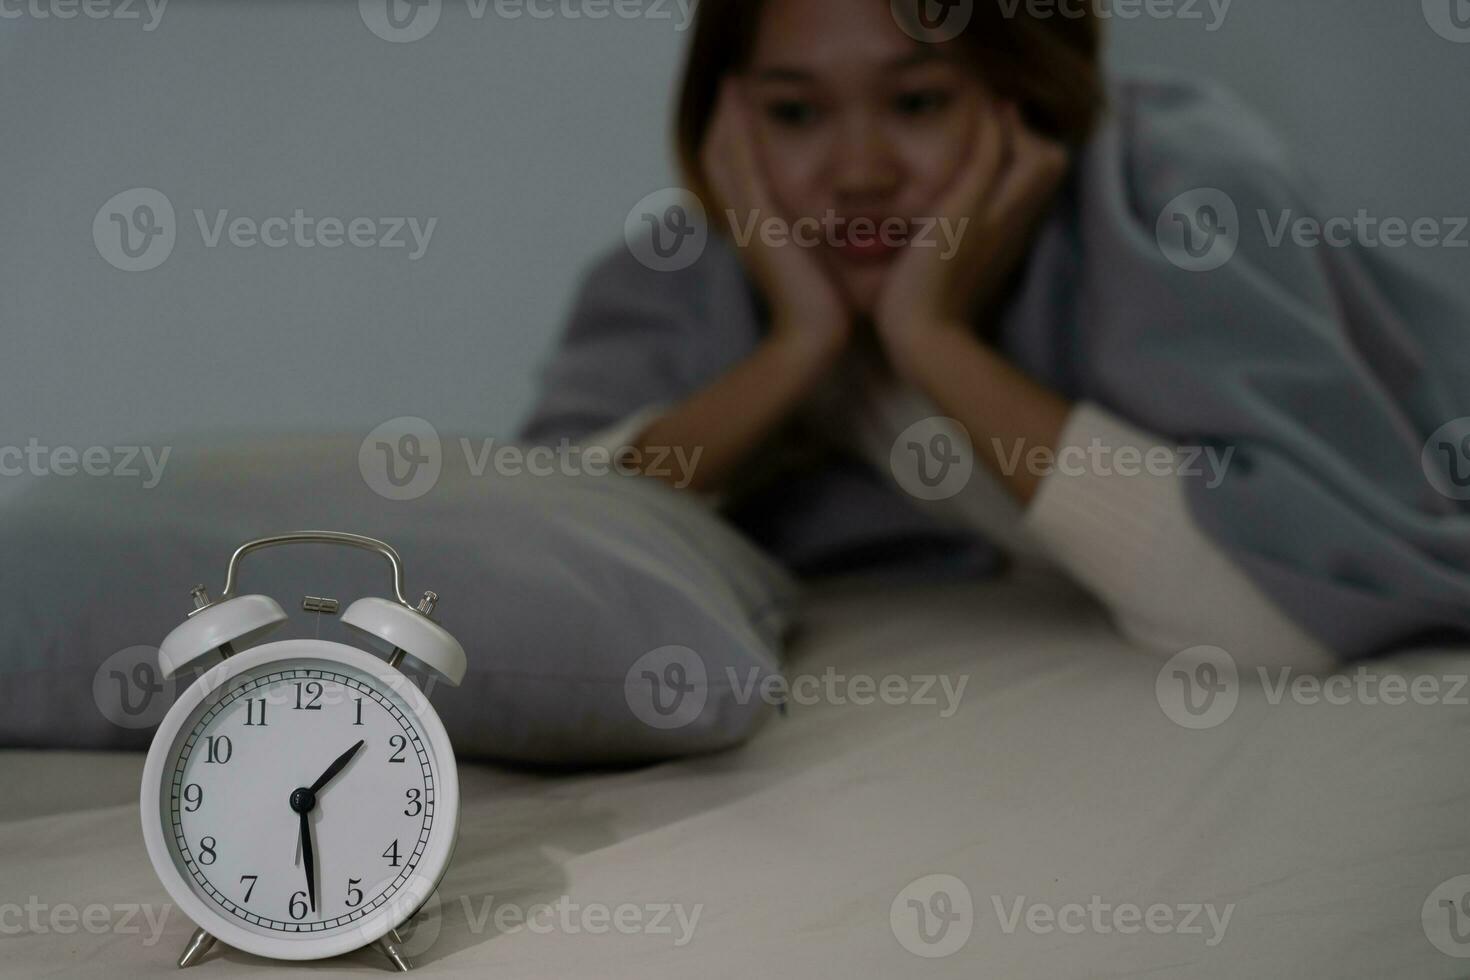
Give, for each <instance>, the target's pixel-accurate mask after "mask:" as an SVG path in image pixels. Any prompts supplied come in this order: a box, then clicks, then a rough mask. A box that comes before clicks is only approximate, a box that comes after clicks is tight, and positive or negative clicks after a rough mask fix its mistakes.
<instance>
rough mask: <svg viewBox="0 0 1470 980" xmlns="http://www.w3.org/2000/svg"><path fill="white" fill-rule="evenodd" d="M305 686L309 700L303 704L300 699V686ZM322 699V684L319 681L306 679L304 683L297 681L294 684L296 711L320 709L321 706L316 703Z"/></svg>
mask: <svg viewBox="0 0 1470 980" xmlns="http://www.w3.org/2000/svg"><path fill="white" fill-rule="evenodd" d="M303 687H305V688H306V695H307V697H309V698H310V699H311V700H309V701H307V702H306V703H305V704H303V703H302V701H301V694H302V688H303ZM321 699H322V685H321V682H320V681H307V682H306V683H305V684H304V685H303V684H301V683H300V682H299V681H298V682H297V684H296V710H297V711H320V710H322V706H321V705H319V704H317V702H318V701H320V700H321Z"/></svg>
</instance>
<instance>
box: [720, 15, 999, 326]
mask: <svg viewBox="0 0 1470 980" xmlns="http://www.w3.org/2000/svg"><path fill="white" fill-rule="evenodd" d="M745 93H746V97H747V99H748V100H749V104H750V110H751V114H752V117H753V119H754V128H755V142H756V144H757V145H756V157H757V159H758V160H759V161H760V163H761V165H762V168H763V170H764V175H765V178H766V180H767V182H768V184H769V187H770V189H771V193H772V195H773V197H774V198H775V204H776V206H777V207H778V208H779V209H780V210H781V212H782V214H781V215H780V217H781V218H782V219H784V220H786V221H789V222H793V223H795V222H797V221H798V220H800V219H808V220H807V221H806V222H805V223H804V224H805V227H806V228H807V229H811V228H814V227H820V229H821V231H820V232H818V233H817V234H816V236H815V237H817V238H819V239H820V241H821V244H820V245H818V246H816V248H817V251H818V253H819V255H820V258H821V260H822V262H823V265H824V266H825V267H826V268H827V270H828V271H829V273H830V274H831V275H832V277H833V279H834V280H835V281H836V282H837V284H838V286H839V287H840V288H841V290H842V291H843V293H844V294H845V295H846V297H847V299H848V301H849V302H850V303H851V304H852V305H853V307H854V309H855V310H856V311H857V312H859V313H867V312H870V311H871V310H872V309H873V307H874V305H875V304H876V302H877V298H878V295H879V292H880V290H881V288H882V285H883V281H884V276H885V274H886V272H887V270H888V268H889V266H890V265H891V264H892V263H893V261H894V259H895V258H896V257H897V255H898V254H899V252H898V249H899V248H900V247H902V246H901V245H895V244H894V242H895V241H897V242H902V241H907V240H908V235H909V234H914V235H917V234H920V233H921V232H922V231H923V228H922V227H921V225H920V222H922V221H923V219H930V218H938V217H940V215H938V214H937V213H936V210H937V208H938V204H939V201H940V199H941V197H942V195H943V193H944V191H945V190H946V189H947V187H948V185H949V183H950V181H951V179H952V178H953V177H954V175H955V173H956V171H957V169H958V167H959V165H960V163H961V161H962V160H963V158H964V157H965V155H966V154H967V153H968V151H969V149H970V147H971V145H972V143H973V141H974V138H975V127H976V123H977V121H978V120H979V118H980V116H981V107H982V105H983V104H984V103H983V101H982V100H985V99H987V98H989V96H988V95H987V93H986V91H985V88H984V86H983V84H982V83H981V81H980V79H979V77H978V76H977V75H976V74H975V73H974V72H973V71H970V70H967V69H965V68H964V67H963V66H961V65H960V64H958V63H956V62H955V61H953V60H951V58H950V56H949V55H948V54H947V51H946V48H945V46H943V45H934V44H923V43H920V42H918V41H915V40H913V39H912V38H911V37H909V36H908V35H907V34H905V33H904V32H903V31H902V30H901V29H900V28H899V26H898V24H897V23H896V22H895V21H894V19H893V17H892V14H891V13H890V5H889V4H888V3H886V2H884V0H766V3H765V4H764V10H763V13H762V17H761V23H760V26H759V29H758V31H757V36H756V41H755V46H754V50H753V52H752V56H751V62H750V66H749V70H748V72H747V75H746V87H745ZM765 217H766V216H764V215H762V216H761V218H762V219H764V218H765ZM811 219H815V220H816V221H818V222H820V225H819V226H814V225H813V224H812V220H811ZM864 219H865V220H864ZM739 220H741V221H742V222H744V221H748V220H749V216H745V215H741V216H739ZM885 221H886V222H887V224H886V225H885V224H884V222H885ZM854 222H857V223H856V224H854ZM870 228H875V229H884V228H887V229H890V230H898V229H902V231H901V232H900V233H898V234H888V235H882V236H878V235H873V234H867V235H864V234H862V232H864V231H867V230H868V229H870ZM811 237H813V236H810V235H805V236H804V238H806V239H807V240H810V238H811ZM875 237H876V238H880V239H883V238H886V239H887V241H883V240H879V241H876V242H871V239H873V238H875ZM854 238H856V239H858V240H859V244H854V243H853V239H854Z"/></svg>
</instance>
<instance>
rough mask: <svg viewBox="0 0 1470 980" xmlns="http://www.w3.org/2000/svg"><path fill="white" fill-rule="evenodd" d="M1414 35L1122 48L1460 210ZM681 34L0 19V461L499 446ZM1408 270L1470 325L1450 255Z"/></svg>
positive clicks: (1461, 156) (1288, 31) (1333, 31)
mask: <svg viewBox="0 0 1470 980" xmlns="http://www.w3.org/2000/svg"><path fill="white" fill-rule="evenodd" d="M37 2H40V3H42V4H47V3H50V2H52V0H37ZM138 2H139V3H140V4H141V2H142V0H138ZM491 2H492V7H491V10H492V11H493V2H494V0H491ZM1431 2H1432V0H1431ZM1445 2H1449V0H1445ZM19 3H20V0H4V4H3V7H4V9H6V10H9V11H14V10H17V9H22V8H20V7H19V6H18V5H19ZM1419 7H1420V4H1419V0H1394V2H1387V3H1386V2H1383V0H1290V2H1282V0H1236V2H1235V3H1234V5H1233V6H1232V7H1231V8H1230V10H1229V13H1228V15H1227V17H1226V20H1225V23H1224V26H1223V27H1222V28H1221V29H1219V30H1217V31H1215V32H1207V31H1206V30H1205V28H1204V25H1203V24H1201V23H1200V22H1197V21H1195V22H1189V21H1179V20H1139V21H1135V22H1127V23H1124V22H1115V24H1114V25H1113V40H1114V44H1115V51H1116V61H1117V63H1118V64H1120V65H1131V64H1140V63H1145V64H1150V65H1163V66H1171V67H1175V68H1180V69H1184V70H1190V71H1195V70H1197V71H1200V72H1203V73H1205V74H1208V75H1212V76H1215V77H1217V78H1221V79H1224V80H1227V81H1228V82H1229V83H1231V84H1232V85H1233V86H1235V87H1236V88H1237V89H1238V90H1239V91H1240V92H1241V93H1242V94H1243V95H1244V96H1245V97H1246V99H1247V100H1248V101H1250V102H1252V103H1253V104H1255V105H1256V106H1257V107H1259V108H1260V109H1262V110H1264V111H1265V112H1267V113H1268V114H1269V115H1271V116H1272V117H1274V119H1275V120H1276V121H1277V122H1278V123H1279V124H1280V125H1281V126H1282V128H1283V131H1284V132H1285V134H1286V135H1287V138H1288V139H1289V140H1290V141H1291V142H1293V143H1294V144H1296V145H1297V147H1299V149H1300V151H1301V153H1302V155H1303V157H1304V159H1305V160H1306V161H1307V162H1308V164H1309V166H1310V168H1311V169H1312V170H1313V171H1314V172H1315V173H1316V174H1318V175H1319V176H1320V177H1321V179H1322V182H1323V184H1324V185H1325V186H1326V187H1327V188H1328V190H1329V191H1330V192H1331V195H1332V198H1331V200H1332V201H1333V203H1334V204H1336V205H1337V207H1338V208H1339V209H1340V210H1347V211H1351V210H1355V209H1356V208H1357V207H1360V206H1361V207H1368V208H1370V209H1371V210H1373V211H1374V212H1376V213H1378V214H1381V215H1401V216H1405V217H1416V216H1420V215H1444V214H1452V213H1458V214H1463V213H1465V212H1466V210H1467V209H1470V189H1467V181H1466V179H1465V173H1466V163H1467V159H1470V130H1467V127H1466V126H1465V118H1466V115H1465V113H1466V110H1465V101H1466V95H1467V94H1470V44H1457V43H1451V42H1450V41H1448V40H1445V39H1443V38H1441V37H1440V36H1438V35H1437V34H1436V33H1434V32H1433V31H1431V30H1430V28H1429V26H1428V24H1427V22H1426V20H1425V18H1424V17H1423V16H1422V14H1421V11H1420V9H1419ZM666 9H670V10H673V11H675V17H676V18H677V16H678V14H677V9H678V8H677V6H676V5H675V4H674V3H673V2H672V0H670V4H669V5H668V7H667V8H666ZM145 16H146V15H145ZM686 36H687V35H685V34H683V33H681V32H680V31H678V30H677V29H676V21H671V20H653V19H646V18H645V19H639V20H618V19H610V20H604V21H589V20H582V21H569V20H565V19H555V20H550V21H535V20H531V19H529V18H523V19H521V20H517V21H510V20H505V19H498V18H496V17H495V16H494V15H493V13H491V12H487V13H486V15H485V17H484V18H483V19H481V20H475V19H473V18H472V17H471V16H470V15H469V13H468V8H467V7H466V4H465V0H445V4H444V11H443V15H442V19H441V21H440V22H439V24H438V25H437V26H436V27H435V29H434V30H433V32H432V33H431V34H429V35H428V36H427V37H425V38H424V39H422V40H420V41H417V42H414V43H407V44H391V43H388V42H386V41H383V40H380V39H379V38H378V37H376V36H374V35H373V34H372V33H371V32H370V31H369V30H368V29H367V27H366V26H365V24H364V22H363V20H362V19H361V17H360V15H359V10H358V5H357V4H356V3H355V2H353V0H337V2H326V0H321V2H313V3H287V2H260V0H257V2H224V0H214V2H198V0H191V2H186V0H173V2H172V3H170V4H169V5H168V6H167V8H166V9H165V11H164V14H163V17H162V19H161V21H160V23H159V26H158V27H157V29H156V30H154V31H151V32H149V31H145V30H144V29H143V27H142V24H141V23H140V22H139V21H122V20H115V19H109V20H100V21H90V20H87V19H85V18H83V17H78V18H76V19H74V20H69V21H59V20H54V19H48V20H37V19H35V18H33V17H31V16H29V15H26V16H22V17H20V18H7V19H0V175H3V181H4V183H3V187H4V192H3V196H0V341H3V350H0V444H5V445H17V444H24V442H25V440H26V439H28V438H30V437H36V438H38V439H40V440H41V441H42V442H43V443H51V444H64V443H65V444H72V445H77V446H88V445H93V444H106V443H108V442H109V441H121V440H129V439H137V438H140V437H147V436H151V435H156V434H159V433H163V432H171V431H178V430H193V429H200V428H218V427H221V426H226V427H238V428H249V429H280V428H303V427H305V428H349V429H362V430H363V431H366V428H368V427H371V426H372V425H373V424H376V423H377V422H379V421H382V420H384V419H387V418H391V417H394V416H398V415H405V414H416V415H422V416H425V417H427V418H429V419H430V420H432V421H433V422H434V423H435V424H436V425H438V426H439V427H440V429H441V431H468V432H473V433H481V434H484V435H497V434H504V433H506V432H507V431H508V430H509V429H510V428H511V426H512V425H513V424H514V422H515V420H516V418H517V417H518V415H519V413H520V412H521V411H522V410H523V409H524V408H525V405H526V402H527V399H528V397H529V395H530V391H531V386H532V383H533V377H534V376H533V370H534V367H535V365H536V364H537V362H538V361H539V359H540V358H541V356H542V355H543V353H544V351H545V347H546V345H547V344H548V343H549V342H550V340H551V338H552V336H553V334H554V332H555V330H556V329H557V327H558V324H559V322H560V319H561V317H562V316H563V314H564V312H565V310H566V307H567V304H568V302H569V292H570V290H571V289H572V287H573V284H574V282H575V280H576V277H577V274H578V272H579V270H580V269H581V268H582V266H583V265H584V263H585V262H586V261H587V260H588V258H589V257H590V256H591V255H593V254H594V253H596V252H597V251H599V250H601V249H602V248H604V247H606V246H608V245H610V244H612V243H615V242H617V241H618V240H619V238H620V235H621V228H622V223H623V218H624V216H625V214H626V212H627V211H628V209H629V208H630V207H631V206H632V205H633V204H634V203H635V202H636V201H637V200H638V199H639V198H640V197H642V196H643V195H644V194H645V193H647V192H648V191H650V190H653V189H656V188H659V187H662V186H665V185H666V184H668V183H670V182H671V178H670V174H669V168H668V165H667V160H668V155H667V151H666V147H665V139H664V137H665V124H666V118H667V114H668V113H667V101H668V96H669V92H670V88H671V83H672V80H673V77H674V75H675V72H676V67H677V62H678V57H679V53H680V49H681V47H682V44H683V41H684V39H685V37H686ZM137 186H145V187H153V188H157V189H159V190H161V191H163V192H164V193H165V194H166V195H167V196H168V197H169V199H170V200H171V202H172V203H173V205H174V206H175V208H176V209H177V213H178V227H179V239H178V242H177V244H176V246H175V249H174V251H173V253H172V254H171V255H170V257H169V258H168V260H167V261H165V262H164V263H163V264H162V265H161V266H160V267H158V268H156V269H154V270H152V271H148V272H140V273H127V272H121V271H118V270H116V269H114V268H113V267H111V266H110V265H108V264H107V263H105V262H104V261H103V260H102V258H101V256H100V255H99V253H98V251H97V249H96V248H95V247H94V244H93V241H92V235H91V228H92V222H93V218H94V216H95V215H96V213H97V211H98V209H99V208H100V207H101V205H102V204H103V202H104V201H106V200H107V199H108V198H109V197H111V196H112V195H113V194H115V193H116V192H118V191H122V190H125V189H127V188H131V187H137ZM196 207H199V208H204V209H205V210H206V211H208V212H210V213H211V214H212V213H213V212H214V211H215V210H217V209H221V208H228V209H230V211H231V213H232V215H233V214H246V215H251V216H255V217H266V216H269V215H278V214H279V215H289V214H290V213H291V212H292V210H293V209H295V208H297V207H300V208H303V209H305V210H306V211H307V213H308V214H311V215H314V216H324V215H334V216H340V217H353V216H393V215H413V216H417V217H419V218H427V217H431V216H432V217H437V218H438V219H439V221H438V226H437V228H436V230H435V233H434V237H433V239H432V241H431V244H430V247H429V250H428V252H427V254H426V255H425V257H424V258H422V259H421V260H419V261H418V262H409V261H407V257H406V255H405V252H404V250H398V251H391V252H380V251H376V250H374V251H361V250H355V249H351V248H346V247H344V248H340V249H337V250H335V251H332V252H326V251H324V250H322V249H320V248H317V249H314V250H303V249H299V248H296V247H287V248H283V249H279V250H271V249H266V248H263V247H260V246H257V247H256V248H254V249H251V250H239V249H234V248H229V247H225V246H221V247H219V248H216V249H213V250H211V249H206V248H204V247H203V246H202V244H201V242H200V239H199V235H198V232H197V230H196V229H195V226H194V219H193V216H192V213H191V212H192V210H193V209H194V208H196ZM1419 258H1422V259H1423V260H1424V261H1425V263H1426V267H1427V268H1430V269H1432V270H1433V271H1434V272H1435V273H1436V274H1438V275H1440V276H1442V277H1443V278H1444V279H1445V280H1446V281H1448V282H1450V283H1451V284H1452V285H1454V286H1455V287H1456V288H1459V289H1462V290H1464V291H1465V293H1466V296H1467V299H1470V277H1466V276H1465V272H1466V271H1470V256H1467V254H1466V253H1465V252H1464V251H1461V252H1459V253H1455V254H1451V253H1446V252H1440V253H1438V254H1430V255H1425V256H1420V257H1419Z"/></svg>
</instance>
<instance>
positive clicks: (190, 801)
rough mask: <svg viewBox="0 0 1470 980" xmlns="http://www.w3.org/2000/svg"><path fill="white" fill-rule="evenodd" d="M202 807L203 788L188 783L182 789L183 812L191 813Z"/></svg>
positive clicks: (196, 784)
mask: <svg viewBox="0 0 1470 980" xmlns="http://www.w3.org/2000/svg"><path fill="white" fill-rule="evenodd" d="M203 805H204V787H203V786H200V785H199V784H198V783H190V784H189V785H188V786H185V787H184V811H185V812H186V813H193V812H194V811H196V810H198V809H199V808H200V807H201V806H203Z"/></svg>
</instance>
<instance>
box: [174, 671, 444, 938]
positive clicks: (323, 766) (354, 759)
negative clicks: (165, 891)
mask: <svg viewBox="0 0 1470 980" xmlns="http://www.w3.org/2000/svg"><path fill="white" fill-rule="evenodd" d="M252 653H254V651H252ZM229 663H230V661H226V662H225V664H226V665H227V664H229ZM375 673H376V672H371V671H369V670H365V669H360V668H358V667H356V666H354V665H353V664H351V663H348V662H338V661H337V659H336V658H332V659H327V658H320V659H318V658H311V657H302V658H289V659H270V660H266V661H264V662H262V663H259V664H257V665H254V666H251V667H250V668H249V669H246V670H244V671H242V672H238V673H236V674H235V675H234V676H232V677H229V678H228V679H227V680H226V681H225V682H224V683H222V684H220V685H219V686H218V687H217V688H216V689H214V690H213V691H211V692H210V693H209V694H208V695H207V696H205V697H204V698H203V699H202V701H201V702H200V703H199V704H198V705H197V706H196V707H194V708H193V710H192V711H191V712H190V713H189V715H188V716H187V718H185V719H183V721H182V723H181V724H180V726H179V728H178V730H177V731H176V732H175V733H174V734H173V737H172V743H171V746H170V748H169V750H168V752H167V753H166V755H164V756H163V758H162V766H161V771H160V774H159V785H160V790H159V818H160V824H161V825H162V838H163V842H164V845H165V847H166V848H167V851H168V853H169V856H170V857H171V859H172V861H173V864H174V866H175V869H176V870H177V872H178V874H179V875H180V877H181V878H182V880H183V881H184V882H185V883H186V884H187V886H188V888H189V889H190V890H191V891H192V892H193V893H194V895H195V896H196V897H197V898H198V899H199V900H201V901H202V902H203V903H204V904H205V906H206V907H207V908H208V909H209V910H210V911H212V912H215V913H217V914H218V915H219V916H222V917H224V918H226V919H227V920H229V921H232V922H234V923H235V924H237V925H239V926H240V927H243V928H244V929H246V930H249V931H253V932H256V933H260V934H264V935H268V936H276V937H281V938H283V939H290V938H292V937H303V938H304V937H310V936H327V935H334V934H337V933H340V932H342V931H351V930H354V929H361V928H362V926H363V924H364V921H365V920H367V919H369V918H370V917H375V915H374V914H375V913H377V912H379V910H382V909H384V907H385V906H390V905H392V904H393V903H394V901H395V896H398V901H399V903H400V904H401V903H402V901H403V900H404V898H405V897H412V892H411V891H407V890H405V885H406V884H407V883H408V882H410V881H411V880H413V879H414V877H415V875H418V876H423V875H425V874H427V875H429V876H430V877H431V879H432V880H433V881H437V880H438V876H439V874H440V873H442V870H443V868H442V866H441V867H438V868H432V867H421V864H422V863H424V862H425V861H426V857H425V855H426V852H429V853H430V857H429V858H428V859H427V860H428V862H429V863H433V862H434V861H435V860H438V861H439V862H441V863H442V862H447V853H445V852H444V849H443V848H442V847H437V848H436V847H431V843H432V842H433V841H434V839H435V836H436V833H437V835H438V836H439V837H443V836H444V834H446V833H447V834H449V835H451V836H452V835H453V833H454V823H455V820H454V818H453V813H451V814H450V815H449V816H448V819H444V820H442V821H441V823H442V824H443V825H444V826H443V829H442V830H440V829H439V828H437V827H436V824H435V816H436V809H438V811H439V812H440V814H444V812H445V809H446V803H447V804H448V808H449V809H450V810H451V811H454V810H457V799H452V798H451V799H450V800H448V801H445V800H443V799H442V797H443V795H444V794H443V789H444V784H445V781H444V779H443V778H441V777H442V775H443V769H444V767H446V766H447V767H450V768H452V767H453V765H454V763H453V760H452V759H440V758H438V757H437V756H438V752H436V748H435V746H436V739H434V738H431V737H430V736H429V735H428V734H426V731H425V725H424V720H423V719H422V718H420V717H418V715H417V714H416V713H415V712H414V711H413V710H412V709H411V708H410V707H409V703H408V701H407V700H405V698H404V697H401V696H400V693H399V691H397V690H394V689H393V688H392V687H391V686H390V685H388V684H385V683H384V681H383V680H382V679H380V677H379V676H375ZM405 684H407V682H406V681H405ZM409 686H411V685H409ZM413 693H414V694H417V693H418V692H417V689H414V690H413ZM436 721H437V720H436ZM436 727H437V726H436ZM452 785H457V781H456V782H454V783H453V784H452ZM453 792H454V790H453V789H451V790H450V793H451V794H453ZM435 855H437V858H436V857H435ZM400 892H403V894H402V895H400ZM418 897H419V898H422V897H424V896H423V895H419V896H418ZM413 911H414V909H413V908H412V907H408V908H400V909H398V913H399V914H398V915H397V916H396V917H395V919H394V921H393V922H389V923H387V925H385V926H383V930H386V928H387V926H388V925H393V924H396V922H397V921H401V920H402V919H404V918H406V917H407V915H408V914H409V913H412V912H413ZM380 931H381V930H380Z"/></svg>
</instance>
